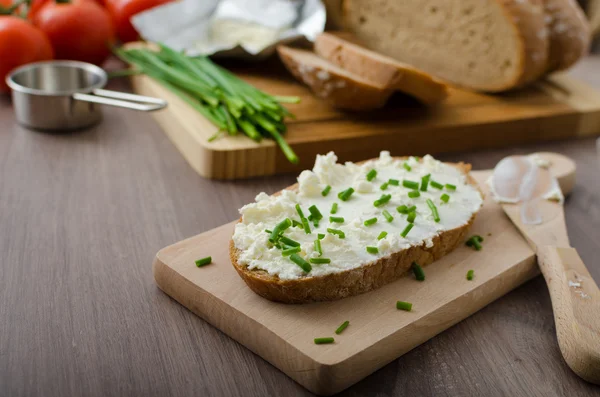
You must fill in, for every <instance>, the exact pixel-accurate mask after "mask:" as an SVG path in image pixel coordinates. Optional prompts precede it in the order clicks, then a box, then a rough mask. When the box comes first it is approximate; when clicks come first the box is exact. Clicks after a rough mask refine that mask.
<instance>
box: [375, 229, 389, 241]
mask: <svg viewBox="0 0 600 397" xmlns="http://www.w3.org/2000/svg"><path fill="white" fill-rule="evenodd" d="M385 236H387V232H386V231H383V232H381V233H379V236H377V240H381V239H384V238H385Z"/></svg>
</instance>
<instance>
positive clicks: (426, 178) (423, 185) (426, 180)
mask: <svg viewBox="0 0 600 397" xmlns="http://www.w3.org/2000/svg"><path fill="white" fill-rule="evenodd" d="M430 178H431V174H427V175H425V176H424V177H423V178H421V191H422V192H426V191H427V185H429V179H430Z"/></svg>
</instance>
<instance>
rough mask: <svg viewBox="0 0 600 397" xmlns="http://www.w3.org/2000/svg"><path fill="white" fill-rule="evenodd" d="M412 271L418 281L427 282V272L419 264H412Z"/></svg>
mask: <svg viewBox="0 0 600 397" xmlns="http://www.w3.org/2000/svg"><path fill="white" fill-rule="evenodd" d="M412 271H413V273H414V275H415V278H416V279H417V280H418V281H425V272H424V271H423V268H422V267H421V266H419V264H418V263H417V262H413V263H412Z"/></svg>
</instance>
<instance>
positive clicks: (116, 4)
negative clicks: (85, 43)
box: [106, 0, 173, 43]
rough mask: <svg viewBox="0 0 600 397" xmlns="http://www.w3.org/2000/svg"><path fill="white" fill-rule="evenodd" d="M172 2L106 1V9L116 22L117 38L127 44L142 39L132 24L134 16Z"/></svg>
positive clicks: (159, 0) (155, 0) (145, 0)
mask: <svg viewBox="0 0 600 397" xmlns="http://www.w3.org/2000/svg"><path fill="white" fill-rule="evenodd" d="M171 1H173V0H106V8H108V11H109V12H110V15H111V16H112V19H113V21H114V22H115V27H116V29H117V36H118V37H119V39H120V40H121V41H122V42H123V43H127V42H128V41H135V40H137V39H139V37H140V35H139V34H138V32H137V31H136V30H135V28H134V27H133V25H132V24H131V17H132V16H134V15H135V14H139V13H140V12H142V11H145V10H149V9H150V8H154V7H156V6H159V5H162V4H165V3H170V2H171Z"/></svg>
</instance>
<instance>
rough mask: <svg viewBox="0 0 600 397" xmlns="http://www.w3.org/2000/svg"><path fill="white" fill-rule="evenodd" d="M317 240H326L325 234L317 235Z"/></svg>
mask: <svg viewBox="0 0 600 397" xmlns="http://www.w3.org/2000/svg"><path fill="white" fill-rule="evenodd" d="M317 238H318V239H319V240H323V239H324V238H325V234H323V233H319V234H317Z"/></svg>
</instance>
